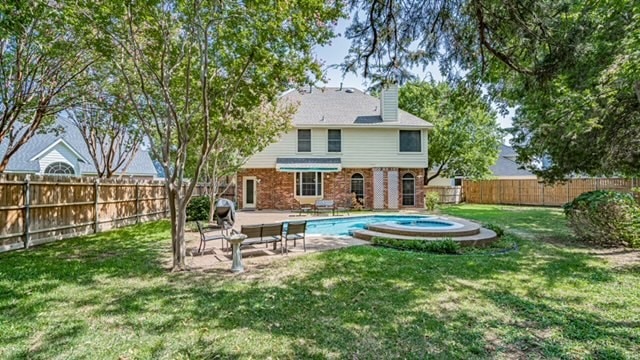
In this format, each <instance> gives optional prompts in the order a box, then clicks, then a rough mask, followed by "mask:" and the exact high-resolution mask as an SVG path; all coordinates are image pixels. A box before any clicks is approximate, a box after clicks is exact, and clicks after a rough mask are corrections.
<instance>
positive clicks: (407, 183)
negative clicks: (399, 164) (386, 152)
mask: <svg viewBox="0 0 640 360" xmlns="http://www.w3.org/2000/svg"><path fill="white" fill-rule="evenodd" d="M402 205H403V206H415V205H416V180H415V178H414V177H413V174H409V173H407V174H404V175H403V176H402Z"/></svg>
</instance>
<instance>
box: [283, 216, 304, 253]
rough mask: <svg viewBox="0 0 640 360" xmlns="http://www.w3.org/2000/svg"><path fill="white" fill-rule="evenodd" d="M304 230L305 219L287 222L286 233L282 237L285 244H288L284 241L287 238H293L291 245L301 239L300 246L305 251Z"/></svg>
mask: <svg viewBox="0 0 640 360" xmlns="http://www.w3.org/2000/svg"><path fill="white" fill-rule="evenodd" d="M306 231H307V222H306V221H292V222H289V223H288V224H287V235H285V237H284V241H285V246H288V245H287V244H286V243H287V242H288V241H289V240H293V246H296V241H297V240H302V248H303V249H304V251H307V244H306V240H305V239H306Z"/></svg>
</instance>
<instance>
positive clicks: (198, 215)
mask: <svg viewBox="0 0 640 360" xmlns="http://www.w3.org/2000/svg"><path fill="white" fill-rule="evenodd" d="M210 209H211V200H210V199H209V197H208V196H196V197H192V198H191V200H189V203H188V204H187V221H196V220H199V221H207V220H209V210H210Z"/></svg>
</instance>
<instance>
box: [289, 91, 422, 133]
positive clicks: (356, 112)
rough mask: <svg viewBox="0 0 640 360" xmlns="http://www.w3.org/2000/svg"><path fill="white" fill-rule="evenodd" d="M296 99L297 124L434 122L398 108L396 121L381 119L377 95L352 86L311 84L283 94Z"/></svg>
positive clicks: (414, 124) (409, 124) (419, 124)
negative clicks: (300, 89) (317, 85)
mask: <svg viewBox="0 0 640 360" xmlns="http://www.w3.org/2000/svg"><path fill="white" fill-rule="evenodd" d="M282 98H283V99H285V100H288V101H291V102H292V103H294V104H295V103H299V107H298V111H297V112H296V114H295V115H294V116H293V125H294V126H296V127H303V126H310V127H316V126H318V127H415V128H431V127H433V125H432V124H431V123H429V122H427V121H425V120H423V119H421V118H419V117H417V116H414V115H412V114H409V113H408V112H406V111H403V110H399V119H398V121H386V122H383V121H382V118H381V117H380V99H378V98H376V97H373V96H371V95H368V94H365V93H364V92H362V91H360V90H357V89H351V88H343V89H342V90H340V88H333V87H328V88H313V90H312V91H311V92H309V91H308V90H304V91H297V90H291V91H289V92H287V93H285V94H284V95H283V96H282Z"/></svg>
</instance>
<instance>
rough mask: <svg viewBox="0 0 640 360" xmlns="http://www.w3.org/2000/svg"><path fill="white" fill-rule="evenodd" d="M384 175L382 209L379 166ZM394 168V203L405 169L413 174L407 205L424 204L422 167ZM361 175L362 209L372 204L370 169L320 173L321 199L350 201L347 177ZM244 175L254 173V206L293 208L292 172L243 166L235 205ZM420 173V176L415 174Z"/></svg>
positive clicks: (400, 188) (295, 204) (295, 205)
mask: <svg viewBox="0 0 640 360" xmlns="http://www.w3.org/2000/svg"><path fill="white" fill-rule="evenodd" d="M383 170H384V172H385V174H384V192H385V194H384V195H385V197H384V199H385V201H384V205H385V208H386V207H387V194H386V192H387V174H388V170H391V169H389V168H384V169H383ZM393 170H398V176H399V179H398V186H399V191H398V196H399V199H398V204H399V206H400V208H403V206H402V176H403V175H404V174H406V173H407V172H409V173H411V174H413V175H414V177H415V184H416V187H415V192H416V206H415V207H410V208H423V207H424V188H423V186H422V181H423V178H422V176H424V170H423V169H393ZM356 173H359V174H362V175H363V176H364V193H365V199H364V202H365V204H364V205H365V208H367V209H370V208H372V207H373V169H370V168H369V169H354V168H349V169H342V171H340V172H334V173H324V174H323V180H322V181H323V183H322V185H323V198H324V199H332V200H335V201H336V202H337V203H338V204H339V205H347V204H351V176H352V175H353V174H356ZM245 176H255V177H256V180H257V184H256V194H257V203H256V207H257V209H278V210H291V209H294V208H297V204H298V203H297V201H296V199H295V175H294V173H288V172H278V171H276V170H275V169H243V170H242V171H240V172H239V173H238V191H237V194H238V202H239V204H238V206H239V207H240V208H241V207H242V200H243V196H244V188H243V187H244V181H243V178H244V177H245ZM419 176H420V177H419Z"/></svg>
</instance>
